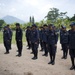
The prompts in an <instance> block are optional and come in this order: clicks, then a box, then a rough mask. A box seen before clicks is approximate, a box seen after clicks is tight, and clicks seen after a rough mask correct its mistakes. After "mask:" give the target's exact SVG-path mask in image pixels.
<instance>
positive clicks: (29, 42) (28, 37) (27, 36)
mask: <svg viewBox="0 0 75 75" xmlns="http://www.w3.org/2000/svg"><path fill="white" fill-rule="evenodd" d="M30 39H31V28H30V26H27V30H26V41H27V46H28V49H30V48H31V40H30Z"/></svg>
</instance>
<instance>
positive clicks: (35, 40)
mask: <svg viewBox="0 0 75 75" xmlns="http://www.w3.org/2000/svg"><path fill="white" fill-rule="evenodd" d="M38 42H39V32H38V30H37V26H36V25H35V24H33V25H32V31H31V44H32V52H33V54H34V57H33V58H32V59H33V60H36V59H37V58H38Z"/></svg>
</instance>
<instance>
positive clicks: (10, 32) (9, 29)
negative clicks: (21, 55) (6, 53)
mask: <svg viewBox="0 0 75 75" xmlns="http://www.w3.org/2000/svg"><path fill="white" fill-rule="evenodd" d="M7 28H8V31H9V34H10V44H9V48H10V50H11V43H12V35H13V33H12V30H11V28H10V26H9V24H8V25H7Z"/></svg>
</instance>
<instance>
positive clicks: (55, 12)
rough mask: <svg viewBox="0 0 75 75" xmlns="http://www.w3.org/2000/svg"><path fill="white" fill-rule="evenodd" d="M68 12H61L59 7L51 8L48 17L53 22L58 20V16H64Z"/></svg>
mask: <svg viewBox="0 0 75 75" xmlns="http://www.w3.org/2000/svg"><path fill="white" fill-rule="evenodd" d="M66 13H67V12H59V9H57V8H50V11H49V12H48V14H47V16H46V18H47V20H50V21H51V22H53V23H54V22H56V20H57V19H58V18H63V17H64V16H66Z"/></svg>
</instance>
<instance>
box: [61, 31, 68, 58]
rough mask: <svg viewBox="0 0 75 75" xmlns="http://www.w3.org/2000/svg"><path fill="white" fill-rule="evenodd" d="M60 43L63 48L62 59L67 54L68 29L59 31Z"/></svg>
mask: <svg viewBox="0 0 75 75" xmlns="http://www.w3.org/2000/svg"><path fill="white" fill-rule="evenodd" d="M60 43H61V44H62V50H63V57H62V59H66V58H67V54H68V31H62V33H60Z"/></svg>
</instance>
